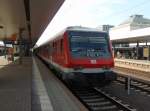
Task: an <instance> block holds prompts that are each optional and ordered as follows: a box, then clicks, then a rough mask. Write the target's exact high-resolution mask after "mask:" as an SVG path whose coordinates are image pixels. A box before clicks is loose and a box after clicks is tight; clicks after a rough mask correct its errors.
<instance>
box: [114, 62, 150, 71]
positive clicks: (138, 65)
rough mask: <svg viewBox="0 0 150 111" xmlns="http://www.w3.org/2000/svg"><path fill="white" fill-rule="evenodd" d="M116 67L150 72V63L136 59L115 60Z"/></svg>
mask: <svg viewBox="0 0 150 111" xmlns="http://www.w3.org/2000/svg"><path fill="white" fill-rule="evenodd" d="M115 66H117V67H124V68H129V69H135V70H139V71H144V72H150V61H148V60H134V59H115Z"/></svg>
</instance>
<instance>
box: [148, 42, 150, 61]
mask: <svg viewBox="0 0 150 111" xmlns="http://www.w3.org/2000/svg"><path fill="white" fill-rule="evenodd" d="M148 51H149V56H148V60H149V61H150V45H149V46H148Z"/></svg>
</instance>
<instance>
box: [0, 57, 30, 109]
mask: <svg viewBox="0 0 150 111" xmlns="http://www.w3.org/2000/svg"><path fill="white" fill-rule="evenodd" d="M17 61H18V60H16V61H15V62H16V63H18V62H17ZM0 62H2V59H1V61H0ZM3 63H4V61H3ZM31 74H32V59H31V58H30V57H26V58H23V63H22V64H21V65H20V64H13V63H7V65H6V64H5V66H1V67H0V111H31Z"/></svg>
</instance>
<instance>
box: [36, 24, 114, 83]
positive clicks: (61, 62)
mask: <svg viewBox="0 0 150 111" xmlns="http://www.w3.org/2000/svg"><path fill="white" fill-rule="evenodd" d="M37 50H38V51H37V54H38V56H39V57H40V58H42V59H43V60H44V61H45V62H47V63H48V64H50V66H51V67H52V68H54V69H55V70H57V71H58V72H59V74H58V75H59V76H60V77H62V78H63V79H68V78H76V77H77V76H84V77H86V78H90V79H92V78H97V79H98V80H100V81H112V80H115V79H116V74H115V73H114V72H113V71H112V68H113V67H114V58H113V54H112V47H111V43H110V39H109V36H108V33H106V32H102V31H98V30H97V29H91V28H85V27H76V26H74V27H67V28H66V29H65V30H64V31H62V32H61V33H59V34H57V35H56V37H55V38H54V39H53V40H51V41H49V42H47V43H46V44H44V45H43V46H41V47H39V48H38V49H37Z"/></svg>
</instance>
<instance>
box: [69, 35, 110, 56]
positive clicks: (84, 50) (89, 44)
mask: <svg viewBox="0 0 150 111" xmlns="http://www.w3.org/2000/svg"><path fill="white" fill-rule="evenodd" d="M109 47H110V45H109V38H108V35H107V34H106V33H101V32H73V33H70V50H71V54H72V56H73V57H88V58H100V57H103V58H105V57H106V58H107V57H110V56H111V52H110V50H109Z"/></svg>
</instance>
